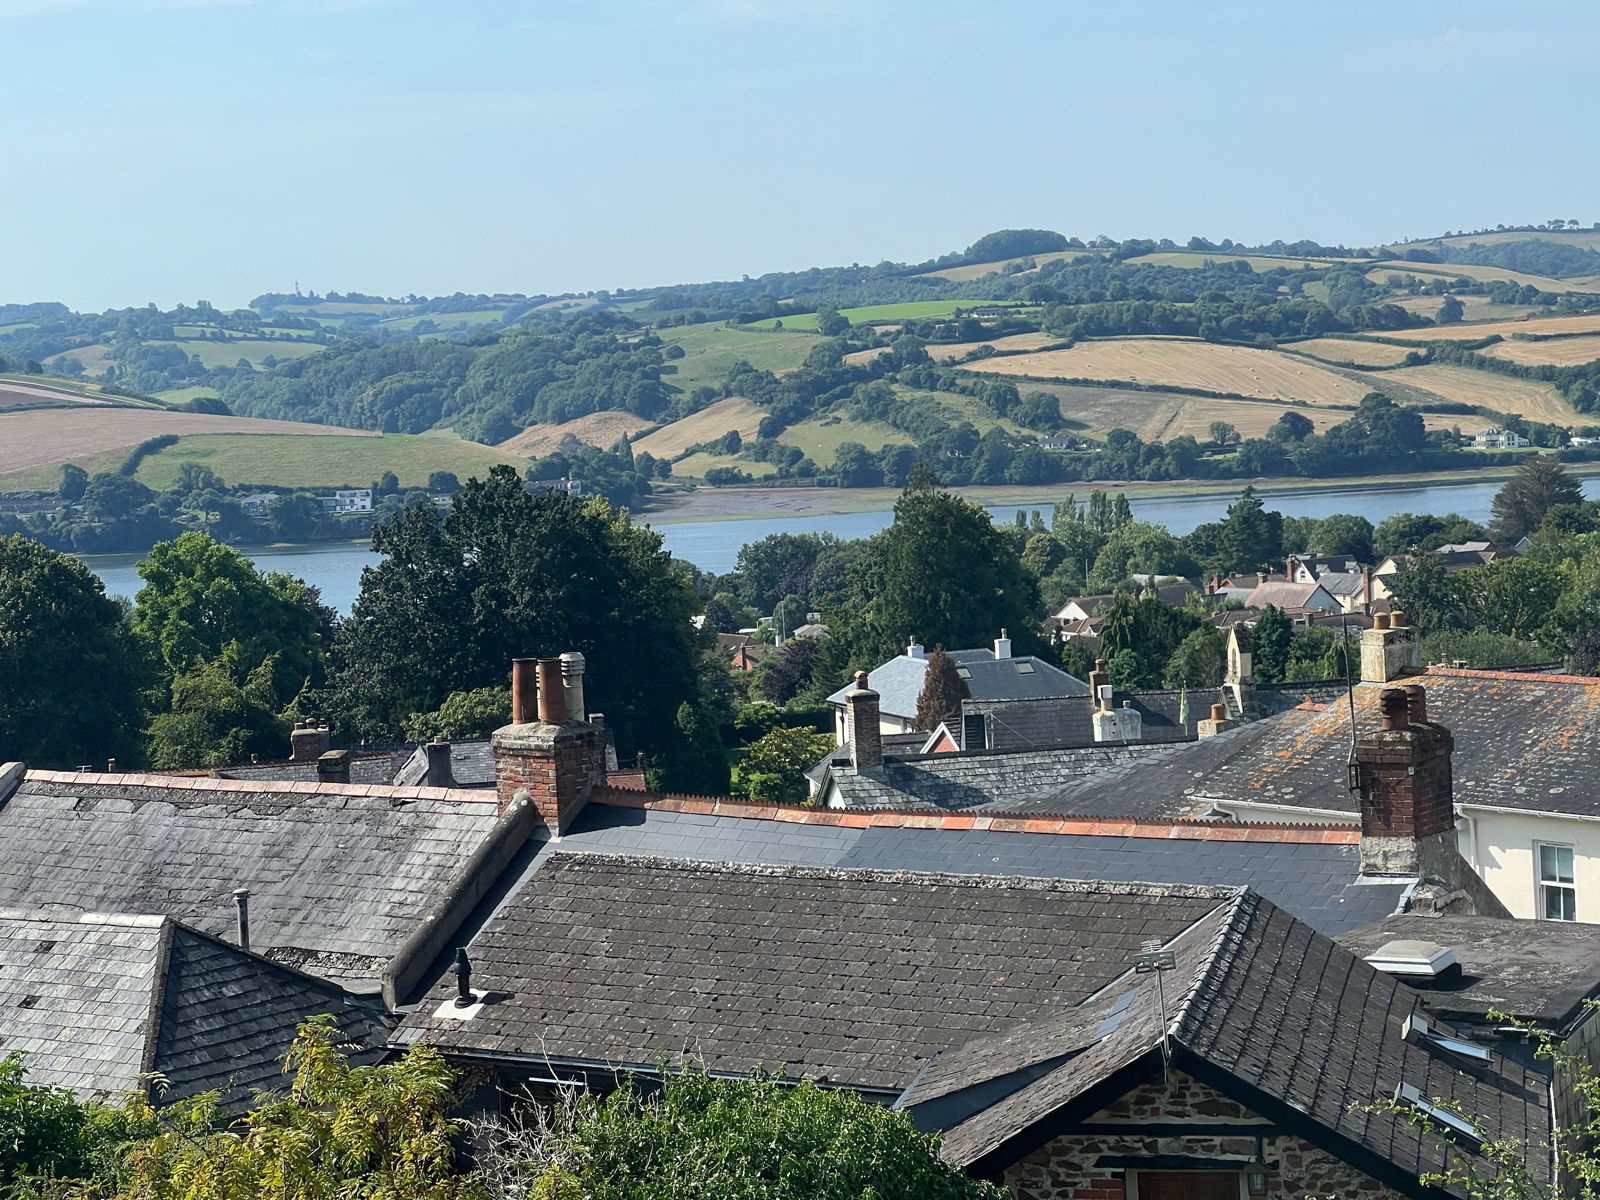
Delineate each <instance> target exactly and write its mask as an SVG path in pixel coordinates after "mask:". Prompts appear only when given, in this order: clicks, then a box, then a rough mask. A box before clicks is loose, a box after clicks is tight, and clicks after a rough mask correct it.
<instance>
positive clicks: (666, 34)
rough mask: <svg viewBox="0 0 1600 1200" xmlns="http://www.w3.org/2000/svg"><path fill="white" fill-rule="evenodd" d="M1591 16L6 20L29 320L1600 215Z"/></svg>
mask: <svg viewBox="0 0 1600 1200" xmlns="http://www.w3.org/2000/svg"><path fill="white" fill-rule="evenodd" d="M1597 51H1600V5H1595V4H1593V3H1592V0H1574V2H1570V3H1568V2H1557V0H1516V2H1511V3H1498V2H1497V3H1488V2H1483V3H1477V2H1473V0H1451V2H1448V3H1442V2H1441V3H1435V2H1433V0H1373V2H1367V0H1339V2H1337V3H1326V2H1324V3H1312V2H1310V0H1272V2H1270V3H1254V2H1251V3H1244V2H1240V3H1230V2H1226V0H1176V2H1173V3H1139V2H1136V0H1097V2H1095V3H1080V2H1078V0H961V2H954V3H947V2H946V0H561V2H557V0H520V2H519V0H0V63H3V64H4V67H3V70H0V302H24V301H34V300H61V301H63V302H65V303H67V304H69V305H71V306H72V307H74V308H79V309H101V308H106V307H110V306H123V305H131V304H144V303H147V302H151V301H154V302H155V303H157V304H160V305H161V306H162V307H170V306H171V305H172V304H174V303H176V302H178V301H180V300H182V301H185V302H189V303H192V302H194V301H195V300H199V299H205V300H209V301H211V302H212V303H214V304H217V305H219V306H227V307H234V306H239V305H242V304H244V303H246V302H247V301H248V300H249V299H250V298H251V297H252V296H255V295H257V294H258V293H261V292H266V291H290V290H292V289H293V287H294V286H295V283H296V281H298V282H299V285H300V286H301V287H302V288H303V289H306V290H311V289H315V290H317V291H319V292H324V293H325V292H328V291H335V290H336V291H361V292H368V293H381V294H385V295H404V294H406V293H413V292H414V293H417V294H419V295H437V294H448V293H452V292H456V291H464V292H495V291H504V292H523V293H527V294H530V295H532V294H539V293H548V294H558V293H562V292H567V291H578V292H581V291H589V290H594V289H600V288H609V289H618V288H628V287H646V286H653V285H660V284H669V283H676V282H688V281H700V280H711V279H729V278H734V279H736V278H739V277H740V276H742V275H746V274H748V275H759V274H762V273H763V272H766V271H772V270H791V269H801V268H805V267H808V266H815V265H833V264H848V263H851V262H862V263H871V262H878V261H881V260H884V259H889V260H893V261H908V262H919V261H923V260H925V259H928V258H932V257H935V256H937V255H940V254H943V253H947V252H949V251H951V250H958V249H961V248H963V247H965V246H966V245H968V244H969V243H971V242H972V241H973V240H974V239H976V238H977V237H978V236H979V235H981V234H983V233H986V232H988V231H990V230H994V229H1000V228H1019V227H1040V228H1048V229H1056V230H1060V231H1061V232H1063V233H1067V234H1070V235H1076V236H1080V237H1084V238H1088V237H1093V236H1095V235H1097V234H1102V233H1104V234H1109V235H1110V236H1112V237H1115V238H1119V239H1120V238H1127V237H1154V238H1161V237H1170V238H1173V239H1174V240H1176V241H1179V242H1182V241H1185V240H1187V239H1188V238H1189V237H1190V236H1191V235H1194V234H1199V235H1202V236H1205V237H1209V238H1211V239H1213V240H1220V239H1222V238H1224V237H1231V238H1234V239H1235V240H1237V241H1241V242H1246V243H1255V242H1260V241H1270V240H1272V239H1273V238H1280V237H1281V238H1283V239H1285V240H1295V239H1298V238H1302V237H1310V238H1314V239H1316V240H1318V241H1322V242H1325V243H1328V244H1336V243H1343V244H1346V245H1364V244H1371V243H1376V242H1380V241H1391V240H1396V239H1399V238H1403V237H1409V236H1428V235H1433V234H1437V233H1441V232H1443V231H1445V230H1455V229H1465V228H1477V227H1481V226H1484V225H1491V226H1492V225H1495V224H1498V223H1502V222H1503V223H1507V224H1510V223H1521V222H1528V221H1542V220H1546V219H1548V218H1551V217H1563V218H1566V219H1576V220H1581V221H1583V222H1584V223H1586V224H1587V223H1589V222H1591V221H1595V220H1600V207H1597V205H1596V203H1595V198H1596V197H1597V196H1600V156H1597V155H1596V154H1594V152H1593V150H1594V142H1595V132H1594V124H1593V117H1594V102H1593V100H1592V99H1591V98H1590V89H1589V88H1588V85H1587V80H1588V78H1589V76H1590V68H1591V66H1592V63H1593V62H1594V61H1595V60H1596V55H1597Z"/></svg>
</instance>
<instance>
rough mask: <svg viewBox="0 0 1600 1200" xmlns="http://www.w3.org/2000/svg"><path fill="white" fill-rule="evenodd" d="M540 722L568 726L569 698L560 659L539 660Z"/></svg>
mask: <svg viewBox="0 0 1600 1200" xmlns="http://www.w3.org/2000/svg"><path fill="white" fill-rule="evenodd" d="M539 720H540V721H542V722H543V723H544V724H546V725H564V724H566V720H567V696H566V689H565V688H564V687H563V686H562V683H561V660H560V659H559V658H541V659H540V660H539Z"/></svg>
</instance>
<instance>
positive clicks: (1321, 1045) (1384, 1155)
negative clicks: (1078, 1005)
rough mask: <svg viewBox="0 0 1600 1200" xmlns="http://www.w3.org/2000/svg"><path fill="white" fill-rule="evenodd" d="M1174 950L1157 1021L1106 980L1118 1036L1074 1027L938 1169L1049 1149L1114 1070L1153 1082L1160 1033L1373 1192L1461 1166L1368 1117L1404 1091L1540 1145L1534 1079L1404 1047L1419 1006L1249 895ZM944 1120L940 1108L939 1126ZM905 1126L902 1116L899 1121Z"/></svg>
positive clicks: (1134, 983) (1141, 995) (1414, 996)
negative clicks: (1038, 1072) (1137, 1070)
mask: <svg viewBox="0 0 1600 1200" xmlns="http://www.w3.org/2000/svg"><path fill="white" fill-rule="evenodd" d="M1172 948H1173V949H1174V951H1175V953H1176V956H1177V960H1178V965H1177V968H1176V970H1174V971H1173V972H1171V973H1170V975H1169V978H1168V981H1167V1007H1166V1009H1165V1011H1164V1012H1163V1011H1162V1010H1161V1009H1160V1008H1159V1006H1158V1005H1157V1004H1156V1003H1155V995H1154V993H1155V992H1156V988H1155V987H1154V985H1153V983H1152V982H1151V981H1150V979H1149V978H1148V977H1147V978H1145V979H1142V980H1141V979H1139V978H1138V977H1136V976H1129V977H1128V978H1126V979H1124V980H1119V981H1118V982H1117V983H1116V984H1114V985H1113V987H1112V989H1110V990H1111V992H1112V994H1116V993H1124V994H1126V993H1131V999H1130V1001H1129V1002H1128V1003H1127V1004H1126V1007H1125V1014H1124V1016H1123V1017H1122V1019H1121V1020H1120V1022H1118V1023H1116V1024H1115V1025H1113V1026H1112V1028H1110V1029H1109V1030H1107V1029H1106V1024H1107V1023H1103V1024H1102V1025H1100V1026H1097V1027H1095V1029H1093V1030H1090V1029H1088V1028H1087V1023H1085V1024H1084V1026H1081V1027H1080V1029H1081V1030H1082V1033H1083V1034H1087V1036H1088V1038H1089V1039H1092V1040H1089V1041H1088V1044H1087V1045H1086V1046H1084V1047H1083V1048H1082V1049H1080V1050H1079V1051H1077V1052H1076V1053H1075V1054H1073V1053H1071V1052H1070V1051H1069V1052H1068V1056H1067V1057H1066V1058H1065V1060H1064V1061H1062V1062H1060V1064H1059V1065H1057V1066H1055V1067H1054V1068H1053V1069H1051V1070H1049V1071H1048V1072H1047V1073H1045V1074H1044V1075H1043V1076H1042V1077H1040V1078H1037V1079H1036V1080H1029V1079H1027V1078H1026V1076H1021V1077H1013V1078H1014V1083H1015V1084H1016V1085H1020V1086H1016V1087H1015V1090H1013V1091H1011V1093H1010V1094H1008V1095H1005V1096H1004V1097H1003V1098H1002V1099H1000V1100H999V1101H998V1102H996V1103H993V1104H990V1105H988V1106H986V1107H984V1108H982V1109H980V1110H979V1111H978V1112H976V1114H975V1115H973V1116H971V1117H968V1118H967V1119H965V1120H962V1121H960V1123H958V1124H956V1125H955V1126H954V1127H953V1128H951V1129H949V1130H948V1131H947V1132H946V1133H945V1134H944V1143H943V1148H942V1153H943V1155H944V1157H945V1158H947V1159H949V1160H950V1161H953V1162H956V1163H959V1164H962V1165H977V1166H979V1167H981V1166H982V1165H983V1164H984V1160H985V1159H986V1158H989V1159H990V1160H991V1161H994V1162H1004V1161H1007V1160H1009V1159H1013V1158H1015V1157H1017V1156H1019V1155H1020V1154H1021V1153H1026V1152H1027V1151H1028V1150H1029V1149H1032V1148H1033V1146H1034V1145H1037V1144H1039V1143H1040V1142H1042V1141H1043V1140H1044V1139H1045V1138H1046V1137H1048V1133H1042V1134H1041V1133H1038V1132H1034V1131H1035V1130H1036V1129H1037V1128H1038V1127H1039V1126H1040V1123H1041V1122H1043V1121H1045V1120H1046V1119H1048V1118H1050V1117H1052V1116H1054V1115H1055V1114H1057V1113H1058V1112H1061V1111H1062V1110H1064V1109H1065V1110H1067V1111H1068V1112H1071V1111H1073V1109H1072V1106H1073V1104H1074V1102H1076V1101H1079V1100H1080V1099H1083V1098H1085V1094H1086V1093H1088V1092H1089V1089H1090V1088H1091V1087H1092V1086H1093V1085H1095V1084H1098V1083H1101V1082H1103V1081H1105V1080H1107V1079H1108V1078H1109V1077H1110V1076H1111V1075H1112V1074H1113V1073H1114V1072H1115V1071H1116V1070H1118V1069H1119V1068H1122V1067H1128V1066H1130V1065H1133V1064H1136V1063H1137V1062H1139V1061H1140V1059H1141V1058H1142V1059H1144V1060H1145V1061H1147V1062H1149V1063H1150V1065H1151V1067H1152V1073H1154V1070H1158V1069H1159V1051H1158V1049H1157V1048H1158V1046H1159V1042H1160V1036H1161V1032H1162V1030H1163V1029H1164V1028H1170V1030H1171V1046H1172V1057H1173V1063H1174V1066H1175V1067H1176V1068H1177V1069H1178V1070H1180V1071H1184V1072H1186V1073H1189V1074H1192V1075H1194V1076H1197V1077H1199V1078H1201V1080H1202V1082H1205V1083H1207V1084H1209V1085H1210V1086H1213V1087H1215V1088H1217V1089H1218V1090H1220V1091H1222V1092H1223V1093H1224V1094H1228V1095H1233V1096H1235V1098H1239V1099H1246V1098H1248V1099H1247V1107H1249V1108H1251V1109H1252V1110H1254V1111H1256V1112H1258V1113H1260V1114H1261V1115H1263V1116H1266V1117H1268V1118H1269V1119H1273V1120H1275V1121H1276V1122H1277V1123H1279V1124H1282V1125H1285V1126H1287V1127H1289V1128H1291V1129H1293V1128H1300V1129H1303V1130H1306V1131H1307V1132H1306V1136H1308V1137H1310V1139H1311V1140H1313V1141H1319V1140H1320V1141H1322V1143H1323V1144H1324V1145H1327V1144H1329V1143H1330V1142H1331V1143H1333V1144H1334V1145H1336V1146H1339V1148H1340V1149H1344V1148H1345V1147H1346V1146H1350V1145H1352V1144H1353V1152H1351V1153H1349V1154H1341V1155H1340V1156H1341V1157H1346V1158H1347V1159H1348V1160H1350V1161H1353V1162H1354V1163H1355V1165H1357V1166H1360V1167H1363V1168H1365V1169H1367V1170H1368V1171H1369V1172H1371V1173H1373V1174H1378V1175H1379V1176H1380V1178H1382V1177H1387V1178H1389V1179H1391V1180H1392V1179H1394V1176H1395V1168H1398V1169H1399V1172H1400V1173H1401V1174H1402V1176H1403V1177H1409V1180H1410V1181H1411V1182H1412V1183H1413V1185H1414V1181H1415V1180H1416V1178H1417V1177H1419V1176H1421V1175H1424V1174H1427V1173H1431V1172H1436V1171H1439V1170H1441V1169H1442V1168H1443V1167H1444V1166H1445V1165H1446V1163H1447V1162H1449V1161H1459V1157H1458V1156H1460V1155H1461V1154H1462V1153H1463V1151H1462V1150H1461V1149H1460V1148H1458V1147H1457V1146H1456V1144H1455V1143H1453V1142H1450V1141H1447V1140H1446V1139H1445V1138H1443V1137H1440V1136H1438V1135H1435V1134H1430V1133H1425V1132H1423V1131H1422V1129H1421V1128H1420V1127H1418V1126H1417V1125H1414V1124H1412V1123H1411V1122H1410V1121H1409V1120H1407V1119H1406V1118H1405V1117H1404V1116H1402V1115H1395V1114H1389V1113H1384V1112H1369V1111H1367V1106H1368V1105H1371V1104H1373V1103H1375V1102H1382V1101H1385V1100H1388V1099H1389V1098H1391V1097H1392V1096H1393V1095H1394V1093H1395V1089H1396V1087H1397V1086H1398V1085H1399V1084H1400V1083H1402V1082H1404V1083H1409V1084H1411V1085H1412V1086H1414V1087H1416V1088H1418V1089H1419V1091H1421V1092H1422V1094H1423V1095H1425V1096H1428V1097H1430V1098H1434V1099H1440V1100H1445V1101H1448V1102H1453V1103H1456V1104H1459V1105H1460V1106H1461V1108H1462V1110H1463V1111H1465V1112H1467V1113H1471V1114H1473V1117H1474V1119H1475V1120H1477V1121H1478V1123H1479V1125H1480V1128H1481V1129H1482V1131H1483V1132H1484V1133H1485V1134H1486V1135H1488V1136H1490V1137H1510V1138H1522V1139H1526V1140H1528V1141H1529V1142H1531V1143H1533V1144H1534V1145H1538V1143H1539V1142H1540V1141H1541V1139H1543V1138H1545V1137H1547V1136H1548V1133H1549V1124H1548V1103H1549V1082H1548V1080H1547V1079H1546V1078H1545V1077H1544V1076H1543V1075H1541V1074H1539V1073H1537V1072H1535V1071H1530V1070H1528V1069H1527V1068H1525V1067H1524V1066H1522V1065H1520V1064H1518V1063H1516V1062H1514V1061H1511V1060H1507V1059H1499V1058H1497V1059H1496V1060H1495V1062H1494V1064H1493V1066H1492V1067H1491V1068H1490V1069H1487V1070H1480V1071H1477V1072H1468V1071H1463V1070H1461V1069H1460V1067H1459V1065H1458V1064H1457V1063H1455V1062H1452V1061H1450V1060H1448V1059H1447V1058H1446V1057H1445V1056H1443V1055H1440V1054H1437V1053H1434V1052H1432V1051H1430V1050H1428V1049H1427V1048H1425V1047H1422V1046H1419V1045H1417V1044H1415V1043H1412V1042H1408V1041H1406V1040H1403V1039H1402V1037H1401V1026H1402V1024H1403V1022H1404V1020H1405V1018H1406V1017H1407V1016H1408V1015H1410V1014H1411V1013H1413V1012H1415V1011H1417V1009H1418V1008H1419V1007H1420V1006H1421V1001H1422V998H1421V996H1419V994H1418V993H1417V992H1415V991H1413V990H1412V989H1410V988H1409V987H1407V986H1406V985H1404V984H1402V983H1400V982H1398V981H1396V980H1394V979H1392V978H1390V977H1388V976H1386V975H1383V974H1382V973H1381V972H1378V971H1374V970H1373V969H1372V968H1370V967H1368V966H1367V965H1366V964H1365V963H1363V962H1361V961H1360V960H1359V959H1357V958H1356V957H1355V956H1353V955H1351V954H1349V953H1348V952H1346V951H1344V950H1342V949H1340V948H1339V947H1338V946H1336V945H1334V944H1333V943H1332V942H1330V941H1328V940H1327V939H1326V938H1324V937H1321V936H1320V935H1318V934H1316V933H1314V932H1313V931H1312V930H1310V929H1308V928H1307V927H1306V926H1305V925H1303V924H1301V923H1299V922H1297V921H1295V920H1294V919H1293V918H1291V917H1290V916H1289V915H1288V914H1287V913H1285V912H1283V911H1282V910H1281V909H1278V908H1276V907H1275V906H1273V905H1272V904H1270V903H1268V902H1266V901H1264V900H1262V899H1261V898H1260V897H1259V896H1255V895H1252V894H1249V893H1245V894H1243V895H1241V896H1239V897H1238V899H1237V900H1236V901H1234V902H1233V903H1231V904H1229V905H1227V906H1226V908H1225V909H1224V910H1223V911H1222V912H1221V913H1219V914H1218V916H1217V917H1214V918H1213V919H1212V920H1210V921H1207V922H1203V923H1201V924H1200V925H1198V926H1197V927H1196V928H1195V929H1194V930H1192V931H1190V932H1189V933H1188V934H1186V935H1185V936H1183V937H1182V938H1180V939H1177V940H1176V941H1175V942H1174V943H1173V946H1172ZM1100 1004H1101V1005H1102V1006H1103V1004H1104V1001H1101V1002H1100ZM1158 1014H1159V1016H1160V1019H1157V1016H1158ZM1086 1015H1089V1014H1086ZM1053 1032H1054V1033H1057V1036H1055V1037H1053V1038H1052V1037H1050V1036H1049V1034H1050V1033H1053ZM1096 1034H1098V1035H1099V1036H1098V1037H1096V1036H1095V1035H1096ZM1072 1040H1074V1039H1073V1038H1072V1037H1071V1036H1070V1035H1068V1036H1061V1035H1060V1033H1059V1032H1058V1031H1052V1030H1048V1029H1036V1030H1035V1031H1033V1036H1032V1037H1031V1038H1030V1037H1027V1036H1023V1037H1019V1038H1016V1039H1015V1040H1014V1042H1015V1044H1013V1045H1011V1046H1008V1047H1004V1048H1003V1062H1002V1065H1003V1066H1006V1067H1012V1068H1013V1069H1015V1067H1016V1065H1017V1064H1019V1063H1028V1062H1029V1061H1030V1060H1034V1061H1049V1059H1048V1058H1043V1059H1041V1057H1040V1056H1059V1055H1061V1054H1062V1052H1063V1049H1064V1048H1065V1047H1066V1046H1067V1045H1068V1044H1069V1043H1070V1042H1071V1041H1072ZM1078 1040H1084V1038H1083V1037H1082V1035H1080V1037H1079V1039H1078ZM1030 1042H1031V1043H1032V1051H1031V1053H1030V1052H1029V1049H1030V1047H1029V1043H1030ZM973 1057H974V1058H976V1057H977V1056H973ZM937 1066H938V1064H937V1063H936V1064H935V1067H937ZM915 1095H916V1089H913V1092H912V1098H914V1097H915ZM951 1108H952V1106H950V1105H948V1104H947V1105H946V1112H950V1111H951ZM1093 1111H1094V1105H1093V1103H1092V1101H1091V1103H1090V1104H1086V1105H1082V1106H1081V1107H1080V1109H1079V1110H1078V1113H1079V1119H1082V1118H1084V1117H1088V1116H1091V1115H1092V1113H1093ZM918 1115H919V1114H918V1111H917V1109H916V1107H912V1116H913V1119H916V1117H917V1116H918ZM921 1115H922V1116H923V1117H924V1120H925V1121H926V1117H927V1116H928V1115H930V1113H929V1108H928V1107H927V1106H926V1105H924V1107H923V1109H922V1113H921ZM1308 1118H1309V1121H1308ZM1030 1133H1031V1134H1032V1136H1031V1137H1030V1136H1029V1135H1030ZM1329 1135H1331V1136H1329ZM1341 1140H1342V1144H1341ZM1008 1143H1009V1145H1008ZM1533 1171H1534V1174H1535V1176H1536V1177H1544V1178H1547V1177H1548V1174H1549V1163H1548V1161H1545V1162H1544V1163H1542V1164H1541V1163H1539V1162H1538V1161H1537V1159H1535V1162H1534V1163H1533Z"/></svg>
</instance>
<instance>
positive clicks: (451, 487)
mask: <svg viewBox="0 0 1600 1200" xmlns="http://www.w3.org/2000/svg"><path fill="white" fill-rule="evenodd" d="M653 461H654V460H652V464H653ZM428 490H429V491H430V492H444V493H446V494H447V495H454V494H455V493H456V492H459V491H460V490H461V480H459V479H457V478H456V474H455V472H454V471H430V472H428Z"/></svg>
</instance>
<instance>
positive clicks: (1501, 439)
mask: <svg viewBox="0 0 1600 1200" xmlns="http://www.w3.org/2000/svg"><path fill="white" fill-rule="evenodd" d="M1472 444H1473V445H1474V446H1476V447H1477V448H1478V449H1479V450H1520V449H1521V448H1522V447H1524V446H1531V445H1532V444H1533V443H1532V442H1530V441H1528V439H1527V438H1525V437H1523V436H1522V435H1521V434H1520V433H1513V432H1512V431H1511V430H1509V429H1499V428H1491V429H1480V430H1478V432H1477V433H1476V434H1474V435H1473V437H1472Z"/></svg>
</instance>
